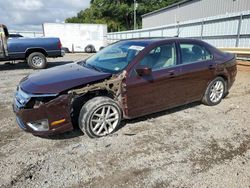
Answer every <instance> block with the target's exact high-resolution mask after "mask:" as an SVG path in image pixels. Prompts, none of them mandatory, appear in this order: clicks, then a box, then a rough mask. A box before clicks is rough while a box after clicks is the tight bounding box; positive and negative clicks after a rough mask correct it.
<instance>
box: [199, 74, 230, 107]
mask: <svg viewBox="0 0 250 188" xmlns="http://www.w3.org/2000/svg"><path fill="white" fill-rule="evenodd" d="M226 93H227V91H226V82H225V80H224V79H223V78H222V77H217V78H215V79H214V80H213V81H212V82H210V84H209V85H208V87H207V89H206V92H205V94H204V96H203V98H202V103H203V104H205V105H208V106H215V105H217V104H219V103H220V102H221V100H222V99H223V97H224V96H225V94H226Z"/></svg>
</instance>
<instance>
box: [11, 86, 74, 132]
mask: <svg viewBox="0 0 250 188" xmlns="http://www.w3.org/2000/svg"><path fill="white" fill-rule="evenodd" d="M36 97H37V98H39V97H41V96H38V95H32V96H31V95H28V94H26V93H25V92H23V91H21V90H20V89H19V91H18V92H17V94H16V97H15V101H14V104H13V110H14V113H15V114H16V121H17V123H18V125H19V127H20V128H21V129H23V130H24V131H27V132H30V133H32V134H34V135H39V136H47V135H52V134H59V133H64V132H67V131H71V130H73V125H72V121H71V116H70V111H71V107H70V106H71V97H70V96H69V95H61V96H58V97H55V98H53V99H52V100H50V101H48V102H45V103H41V104H39V105H35V104H32V105H31V104H30V103H32V100H36ZM43 97H45V96H43Z"/></svg>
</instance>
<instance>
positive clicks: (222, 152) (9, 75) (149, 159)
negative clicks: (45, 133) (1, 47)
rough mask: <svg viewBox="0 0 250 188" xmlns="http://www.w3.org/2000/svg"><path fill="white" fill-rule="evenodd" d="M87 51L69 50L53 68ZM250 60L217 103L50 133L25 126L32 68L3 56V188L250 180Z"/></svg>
mask: <svg viewBox="0 0 250 188" xmlns="http://www.w3.org/2000/svg"><path fill="white" fill-rule="evenodd" d="M82 57H87V55H86V54H69V55H66V56H65V57H64V58H61V59H53V60H50V61H51V63H50V67H53V66H59V65H62V64H66V63H71V62H72V61H73V60H76V59H81V58H82ZM53 61H54V62H53ZM249 67H250V63H249V62H239V63H238V70H239V71H238V75H237V78H236V82H235V84H234V85H233V87H232V89H231V91H230V94H229V95H228V97H226V99H224V100H223V101H222V103H221V104H219V105H217V106H214V107H208V106H204V105H202V104H200V103H194V104H189V105H185V106H182V107H178V108H175V109H171V110H167V111H164V112H160V113H156V114H153V115H150V116H146V117H142V118H138V119H134V120H129V121H124V122H123V125H122V127H121V129H120V130H119V131H118V132H116V133H115V134H113V135H111V136H108V137H105V138H101V139H89V138H88V137H86V136H85V135H83V134H82V133H81V132H80V131H79V130H75V131H72V132H70V133H65V134H62V135H58V136H52V137H49V138H40V137H35V136H33V135H31V134H28V133H25V132H23V131H22V130H21V129H20V128H19V127H18V126H17V124H16V122H15V117H14V114H13V113H12V107H11V104H12V101H13V92H14V91H15V90H16V85H17V84H18V83H19V81H20V79H21V78H23V77H24V76H26V75H28V74H30V73H33V72H34V70H31V69H29V68H28V67H27V66H26V64H25V63H17V64H16V65H10V64H4V63H1V64H0V91H1V92H0V127H1V130H0V169H1V171H0V187H230V186H232V187H239V186H240V187H249V186H250V184H249V179H250V173H249V172H250V140H249V138H250V118H249V117H250V111H249V106H250V82H249V80H250V68H249Z"/></svg>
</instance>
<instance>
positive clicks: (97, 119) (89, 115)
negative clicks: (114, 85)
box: [78, 97, 122, 138]
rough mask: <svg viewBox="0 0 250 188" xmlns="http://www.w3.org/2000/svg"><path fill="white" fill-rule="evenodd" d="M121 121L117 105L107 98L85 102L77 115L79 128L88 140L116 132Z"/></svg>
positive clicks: (96, 98)
mask: <svg viewBox="0 0 250 188" xmlns="http://www.w3.org/2000/svg"><path fill="white" fill-rule="evenodd" d="M121 119H122V115H121V110H120V107H119V106H118V104H117V103H116V102H115V101H114V100H112V99H110V98H108V97H95V98H93V99H91V100H89V101H88V102H86V103H85V104H84V105H83V107H82V109H81V111H80V115H79V119H78V121H79V127H80V129H81V130H82V131H83V132H84V133H86V134H87V135H88V136H89V137H90V138H99V137H103V136H107V135H109V134H112V133H113V132H115V131H116V130H117V128H118V127H119V125H120V122H121Z"/></svg>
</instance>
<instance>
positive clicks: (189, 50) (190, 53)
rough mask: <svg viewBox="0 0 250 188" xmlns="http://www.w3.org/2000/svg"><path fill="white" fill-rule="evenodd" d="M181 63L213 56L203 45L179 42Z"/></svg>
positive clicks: (198, 60)
mask: <svg viewBox="0 0 250 188" xmlns="http://www.w3.org/2000/svg"><path fill="white" fill-rule="evenodd" d="M180 49H181V55H182V64H189V63H195V62H200V61H206V60H210V59H212V58H213V56H212V54H211V53H210V52H209V51H208V50H206V48H205V47H203V46H200V45H197V44H186V43H181V44H180Z"/></svg>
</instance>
